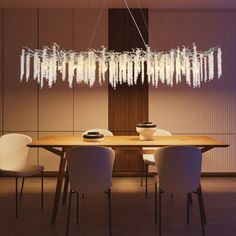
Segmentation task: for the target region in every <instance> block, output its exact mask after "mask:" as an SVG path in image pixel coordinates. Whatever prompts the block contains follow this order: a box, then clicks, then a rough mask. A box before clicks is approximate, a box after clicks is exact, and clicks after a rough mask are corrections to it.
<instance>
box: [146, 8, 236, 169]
mask: <svg viewBox="0 0 236 236" xmlns="http://www.w3.org/2000/svg"><path fill="white" fill-rule="evenodd" d="M235 20H236V12H224V11H218V12H199V11H195V12H186V11H165V12H158V11H151V12H150V14H149V26H150V35H149V36H150V46H151V48H152V49H153V50H157V51H166V50H168V49H170V48H176V47H177V46H179V47H182V46H183V45H184V46H188V47H192V43H196V45H197V46H198V48H199V50H206V49H209V48H210V47H214V46H218V45H220V46H221V48H222V51H223V78H222V79H221V80H215V81H213V82H211V83H207V84H204V85H203V86H202V87H201V88H200V89H193V88H188V87H187V86H185V85H181V86H177V87H174V88H167V87H161V88H157V89H155V88H152V87H150V88H149V118H150V120H151V121H153V122H155V123H156V124H157V125H158V126H159V127H160V128H164V129H167V130H170V131H171V132H173V133H174V134H204V135H209V136H213V137H216V138H219V139H221V140H224V141H225V142H227V143H229V144H231V146H230V147H229V148H227V149H217V150H213V151H209V152H207V153H206V154H204V159H203V160H204V161H203V171H209V172H212V171H213V172H214V171H217V172H227V171H229V172H235V171H236V158H235V157H236V156H235V155H236V150H235V141H236V136H235V134H236V122H235V117H236V81H235V73H236V67H235V61H236V56H235V54H233V53H232V52H234V51H235V50H236V44H235V42H236V28H235V24H234V22H235Z"/></svg>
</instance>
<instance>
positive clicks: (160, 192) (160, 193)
mask: <svg viewBox="0 0 236 236" xmlns="http://www.w3.org/2000/svg"><path fill="white" fill-rule="evenodd" d="M161 195H162V191H161V189H160V188H159V236H161Z"/></svg>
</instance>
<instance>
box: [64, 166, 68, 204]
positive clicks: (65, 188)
mask: <svg viewBox="0 0 236 236" xmlns="http://www.w3.org/2000/svg"><path fill="white" fill-rule="evenodd" d="M68 185H69V174H68V166H67V167H66V176H65V182H64V191H63V197H62V205H65V203H66V198H67V193H68Z"/></svg>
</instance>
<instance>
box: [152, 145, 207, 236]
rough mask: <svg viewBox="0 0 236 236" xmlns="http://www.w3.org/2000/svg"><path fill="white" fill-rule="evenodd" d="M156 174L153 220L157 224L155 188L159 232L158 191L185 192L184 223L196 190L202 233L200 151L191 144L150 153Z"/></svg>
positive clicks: (202, 210) (160, 214) (160, 219)
mask: <svg viewBox="0 0 236 236" xmlns="http://www.w3.org/2000/svg"><path fill="white" fill-rule="evenodd" d="M154 158H155V162H156V167H157V170H158V176H155V223H157V188H158V191H159V194H158V195H159V235H161V233H162V194H163V193H183V194H186V195H187V224H189V205H190V195H191V193H192V192H195V193H197V197H198V203H199V210H200V218H201V227H202V235H205V229H204V223H205V219H206V218H205V209H204V204H203V197H202V191H201V184H200V178H201V165H202V154H201V150H200V149H198V148H196V147H191V146H169V147H164V148H160V149H158V150H157V151H156V152H155V154H154Z"/></svg>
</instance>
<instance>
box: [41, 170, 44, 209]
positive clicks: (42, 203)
mask: <svg viewBox="0 0 236 236" xmlns="http://www.w3.org/2000/svg"><path fill="white" fill-rule="evenodd" d="M43 205H44V199H43V172H41V209H42V210H43Z"/></svg>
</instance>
